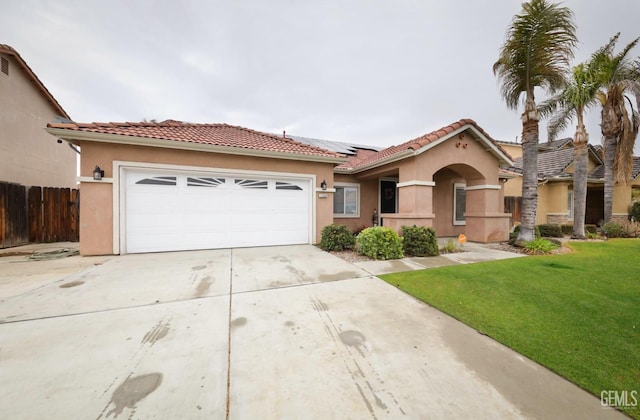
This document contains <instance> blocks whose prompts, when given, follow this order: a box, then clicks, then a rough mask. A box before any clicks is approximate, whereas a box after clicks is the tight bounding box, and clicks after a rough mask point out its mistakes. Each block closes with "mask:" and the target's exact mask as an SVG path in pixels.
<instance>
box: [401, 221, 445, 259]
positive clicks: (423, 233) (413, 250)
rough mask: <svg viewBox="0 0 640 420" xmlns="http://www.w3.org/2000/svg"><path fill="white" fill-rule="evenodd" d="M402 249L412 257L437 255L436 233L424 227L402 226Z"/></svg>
mask: <svg viewBox="0 0 640 420" xmlns="http://www.w3.org/2000/svg"><path fill="white" fill-rule="evenodd" d="M402 249H403V251H404V253H405V254H407V255H413V256H414V257H424V256H425V255H428V256H434V255H438V254H439V252H438V238H437V237H436V231H435V230H433V228H426V227H424V226H419V227H418V226H416V225H413V226H412V227H411V226H402Z"/></svg>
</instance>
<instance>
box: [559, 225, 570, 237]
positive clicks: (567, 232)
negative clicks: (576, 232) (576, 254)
mask: <svg viewBox="0 0 640 420" xmlns="http://www.w3.org/2000/svg"><path fill="white" fill-rule="evenodd" d="M560 230H561V231H562V233H563V234H564V235H571V234H572V233H573V225H570V224H566V225H560Z"/></svg>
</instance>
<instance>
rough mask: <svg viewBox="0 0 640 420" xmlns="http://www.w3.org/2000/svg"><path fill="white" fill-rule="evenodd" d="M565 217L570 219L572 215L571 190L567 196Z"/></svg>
mask: <svg viewBox="0 0 640 420" xmlns="http://www.w3.org/2000/svg"><path fill="white" fill-rule="evenodd" d="M567 209H568V211H567V215H568V216H569V217H571V216H572V215H573V190H569V194H567Z"/></svg>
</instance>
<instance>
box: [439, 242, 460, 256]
mask: <svg viewBox="0 0 640 420" xmlns="http://www.w3.org/2000/svg"><path fill="white" fill-rule="evenodd" d="M440 251H441V252H442V253H443V254H452V253H454V252H458V246H457V245H456V242H455V241H454V240H453V239H449V240H448V241H447V243H446V244H444V245H443V246H442V248H441V249H440Z"/></svg>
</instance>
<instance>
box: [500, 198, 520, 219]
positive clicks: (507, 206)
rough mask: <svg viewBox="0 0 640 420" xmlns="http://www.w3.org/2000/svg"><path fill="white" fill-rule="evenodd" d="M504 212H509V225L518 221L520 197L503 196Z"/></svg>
mask: <svg viewBox="0 0 640 420" xmlns="http://www.w3.org/2000/svg"><path fill="white" fill-rule="evenodd" d="M504 212H505V213H511V226H513V225H514V224H515V223H520V216H521V215H522V197H514V196H508V197H505V198H504Z"/></svg>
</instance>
